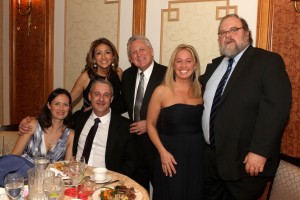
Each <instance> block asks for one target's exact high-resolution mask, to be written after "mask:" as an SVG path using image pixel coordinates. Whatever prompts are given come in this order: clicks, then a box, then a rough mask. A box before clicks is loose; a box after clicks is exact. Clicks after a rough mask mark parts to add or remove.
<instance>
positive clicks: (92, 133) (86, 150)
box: [82, 118, 100, 163]
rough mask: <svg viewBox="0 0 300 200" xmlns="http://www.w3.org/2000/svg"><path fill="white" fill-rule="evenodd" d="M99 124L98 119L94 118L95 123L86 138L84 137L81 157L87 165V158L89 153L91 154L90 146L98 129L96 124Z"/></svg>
mask: <svg viewBox="0 0 300 200" xmlns="http://www.w3.org/2000/svg"><path fill="white" fill-rule="evenodd" d="M99 123H100V119H99V118H96V119H95V123H94V125H93V126H92V127H91V129H90V131H89V133H88V136H87V137H86V140H85V144H84V149H83V152H82V156H83V157H84V158H85V162H86V163H88V162H89V158H90V153H91V149H92V145H93V141H94V138H95V135H96V132H97V129H98V124H99Z"/></svg>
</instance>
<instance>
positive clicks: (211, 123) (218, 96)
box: [209, 58, 234, 148]
mask: <svg viewBox="0 0 300 200" xmlns="http://www.w3.org/2000/svg"><path fill="white" fill-rule="evenodd" d="M233 61H234V60H233V58H230V59H229V60H228V67H227V70H226V72H225V74H224V75H223V77H222V79H221V81H220V82H219V85H218V87H217V90H216V93H215V96H214V100H213V103H212V106H211V111H210V118H209V142H210V146H211V147H212V148H214V147H215V133H214V119H215V115H216V112H217V109H218V107H219V104H220V100H221V96H222V93H223V90H224V86H225V83H226V80H227V79H228V75H229V74H230V71H231V69H232V64H233Z"/></svg>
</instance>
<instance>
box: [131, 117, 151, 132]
mask: <svg viewBox="0 0 300 200" xmlns="http://www.w3.org/2000/svg"><path fill="white" fill-rule="evenodd" d="M129 131H130V133H134V134H137V135H142V134H144V133H146V131H147V127H146V120H142V121H139V122H134V123H132V124H131V125H130V128H129Z"/></svg>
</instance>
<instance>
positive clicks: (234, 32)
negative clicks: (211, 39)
mask: <svg viewBox="0 0 300 200" xmlns="http://www.w3.org/2000/svg"><path fill="white" fill-rule="evenodd" d="M242 28H244V27H243V26H242V27H240V28H237V27H232V28H231V29H229V30H228V31H220V32H219V33H218V36H219V37H220V38H221V37H224V36H226V35H227V33H229V34H233V35H234V34H236V33H237V31H238V30H240V29H242Z"/></svg>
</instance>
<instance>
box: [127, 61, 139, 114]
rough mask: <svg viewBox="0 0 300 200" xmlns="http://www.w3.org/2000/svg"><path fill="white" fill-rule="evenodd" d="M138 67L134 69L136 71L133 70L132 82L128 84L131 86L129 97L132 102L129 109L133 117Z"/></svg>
mask: <svg viewBox="0 0 300 200" xmlns="http://www.w3.org/2000/svg"><path fill="white" fill-rule="evenodd" d="M137 71H138V69H137V67H134V70H132V74H131V77H132V78H131V79H130V82H129V84H128V86H129V88H130V89H129V90H128V91H129V94H128V97H129V102H130V105H129V108H128V112H131V116H133V106H134V105H133V103H134V93H135V84H136V76H137Z"/></svg>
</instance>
